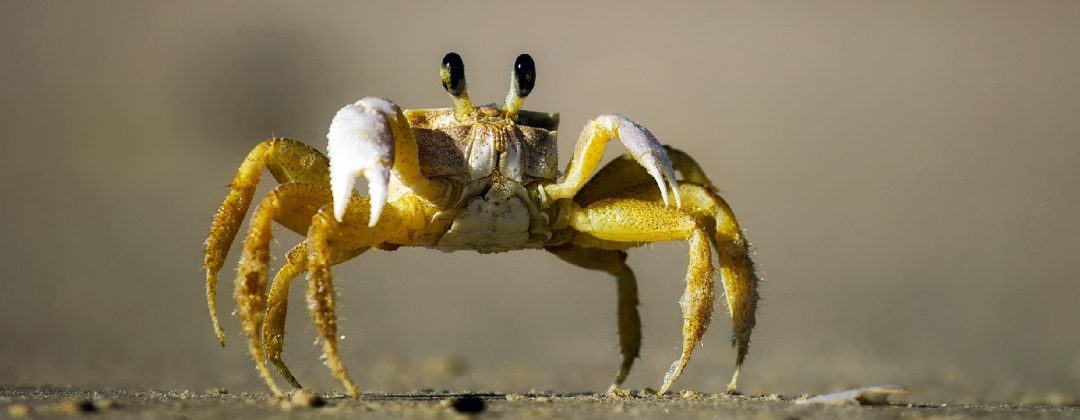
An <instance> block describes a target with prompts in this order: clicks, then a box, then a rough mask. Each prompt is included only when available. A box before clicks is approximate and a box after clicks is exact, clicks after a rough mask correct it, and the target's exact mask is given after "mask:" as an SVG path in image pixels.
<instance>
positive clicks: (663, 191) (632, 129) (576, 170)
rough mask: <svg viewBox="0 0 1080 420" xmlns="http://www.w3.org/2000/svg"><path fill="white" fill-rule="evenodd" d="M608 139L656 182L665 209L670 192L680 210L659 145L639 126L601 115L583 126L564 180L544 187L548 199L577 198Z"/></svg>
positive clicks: (672, 175)
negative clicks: (618, 145) (613, 140)
mask: <svg viewBox="0 0 1080 420" xmlns="http://www.w3.org/2000/svg"><path fill="white" fill-rule="evenodd" d="M611 139H619V140H620V141H622V143H623V145H624V146H626V149H627V150H629V151H630V156H632V157H633V158H634V160H635V161H637V163H638V164H640V165H641V166H642V167H644V168H645V171H646V172H647V173H648V174H649V175H650V176H651V177H652V178H653V180H655V181H656V185H657V186H658V187H659V188H660V195H661V196H662V197H663V199H664V204H665V205H670V201H669V197H668V194H669V191H670V193H671V196H672V197H673V198H674V201H675V206H676V207H679V206H681V204H682V198H681V197H680V196H679V191H678V186H677V184H676V181H675V169H674V167H673V166H672V163H671V159H670V158H669V157H668V154H667V152H666V151H665V150H664V147H663V145H661V144H660V141H659V140H657V139H656V137H655V136H653V134H652V133H650V132H649V130H647V129H646V128H645V127H643V126H642V125H641V124H638V123H637V122H634V121H632V120H630V119H629V118H626V117H624V116H622V115H601V116H599V117H597V118H596V119H595V120H592V121H590V122H589V123H587V124H586V125H585V130H584V131H582V132H581V137H580V138H579V139H578V142H577V145H576V146H575V147H574V158H573V160H571V161H570V164H569V166H568V167H567V168H566V178H564V179H563V181H562V182H560V183H558V184H550V185H546V186H544V193H546V194H547V196H548V197H549V199H551V200H558V199H560V198H571V197H573V196H574V195H575V194H577V192H578V190H580V189H581V187H582V186H584V185H585V183H586V182H587V181H588V180H589V177H590V176H592V174H593V172H596V168H597V166H599V165H600V159H601V158H603V157H604V148H605V146H606V144H607V142H608V140H611Z"/></svg>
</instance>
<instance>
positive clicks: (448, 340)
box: [0, 1, 1080, 401]
mask: <svg viewBox="0 0 1080 420" xmlns="http://www.w3.org/2000/svg"><path fill="white" fill-rule="evenodd" d="M1078 22H1080V3H1077V2H1070V1H1060V2H1047V1H1030V2H1004V1H1002V2H997V1H947V2H941V1H913V2H893V3H882V2H873V3H868V2H860V1H850V2H842V1H829V2H812V3H811V2H798V1H792V2H769V3H758V2H754V3H750V2H745V3H727V2H712V1H700V2H681V3H667V4H660V3H642V4H636V3H627V2H588V3H586V4H578V3H576V2H551V3H548V2H545V3H543V4H541V3H536V2H521V3H512V2H498V3H495V2H492V3H480V2H464V3H463V2H431V3H424V2H393V3H391V2H385V3H364V4H361V3H359V2H318V3H308V4H296V3H292V2H263V1H260V2H228V3H224V4H219V3H218V2H204V3H193V2H135V1H111V2H108V1H107V2H18V1H3V2H0V56H2V57H3V58H2V60H0V80H2V82H0V127H2V130H3V136H2V137H0V139H2V140H0V141H2V145H3V148H2V152H0V176H2V177H3V179H5V180H6V182H3V183H0V197H3V199H2V200H3V205H2V206H0V209H2V210H0V212H2V213H0V214H2V215H3V217H2V219H0V235H2V237H3V239H4V240H3V241H2V242H0V264H2V266H3V271H4V276H3V279H2V280H0V285H2V290H0V384H3V385H28V384H54V385H72V386H85V387H105V388H132V387H134V388H146V387H149V388H164V389H191V390H195V391H201V390H205V389H209V388H215V387H221V388H226V389H229V390H230V391H233V392H240V391H256V392H265V391H266V389H265V388H264V385H263V384H262V383H261V382H260V380H259V379H258V376H257V374H256V372H255V370H254V368H253V364H252V363H251V362H250V361H249V358H248V355H247V351H246V348H245V347H244V346H243V345H242V341H241V333H240V331H239V328H238V322H237V319H236V317H234V316H228V314H229V312H230V309H231V308H232V307H233V304H232V302H231V294H232V292H231V287H232V286H231V283H232V282H231V274H230V271H229V270H231V267H233V266H234V264H235V259H236V254H237V252H236V250H235V247H234V252H233V253H232V254H233V255H232V256H231V258H230V262H229V263H228V265H227V267H229V268H227V269H226V270H225V271H223V276H222V277H223V281H222V284H221V290H220V299H219V306H220V307H221V308H222V313H223V315H224V319H223V321H224V322H225V327H226V331H227V333H228V338H229V340H230V341H229V342H228V345H227V346H226V347H225V348H224V349H222V348H220V347H218V345H217V342H216V340H215V339H214V336H213V333H212V330H211V327H210V321H209V318H208V315H207V311H206V307H205V302H204V295H203V293H204V292H203V282H204V274H203V272H202V270H201V261H202V255H201V248H202V241H203V239H204V238H205V235H206V233H207V231H208V228H209V224H210V216H211V214H212V213H213V212H214V211H215V210H216V209H217V207H218V205H219V204H220V202H221V200H222V199H223V198H224V196H225V193H226V191H227V187H226V186H227V184H228V183H229V181H230V180H231V178H232V176H233V174H234V173H235V170H236V168H237V166H238V165H239V164H240V162H241V160H242V159H243V158H244V156H245V155H246V153H247V152H248V151H249V150H250V149H251V148H252V147H253V146H254V145H255V144H257V143H258V142H259V141H260V140H261V139H263V138H265V137H268V136H271V135H278V136H289V137H294V138H298V139H302V140H304V141H306V142H308V143H310V144H312V145H314V146H316V147H317V148H319V149H324V148H325V134H326V130H327V127H328V123H329V120H330V117H331V116H332V115H333V114H334V112H335V111H336V110H337V109H338V108H340V107H341V106H342V105H344V104H346V103H350V102H353V101H355V100H357V99H359V98H361V97H363V96H368V95H379V96H385V97H389V98H392V99H393V100H395V101H396V102H398V103H399V104H401V105H402V106H403V107H412V108H423V107H439V106H449V105H450V103H451V102H450V98H449V97H448V96H447V95H446V93H445V92H444V91H443V90H442V88H441V86H440V84H439V80H438V65H439V60H440V59H441V58H442V56H443V54H445V53H446V52H447V51H456V52H458V53H460V54H461V55H462V56H463V57H464V59H465V63H466V68H467V77H468V80H469V87H470V94H471V96H472V97H473V99H474V101H477V102H481V103H482V102H498V101H501V99H502V98H503V97H504V96H505V93H506V90H507V89H508V86H509V73H510V67H511V65H512V63H513V60H514V57H516V56H517V54H519V53H522V52H528V53H530V54H532V56H533V57H534V58H535V60H536V62H537V67H538V81H537V85H536V89H535V90H534V91H533V93H532V95H531V96H530V97H529V99H528V101H527V102H526V108H528V109H535V110H544V111H558V112H561V113H562V134H563V136H562V139H561V142H562V147H561V152H560V157H561V160H562V162H564V163H565V162H566V161H567V160H568V159H569V157H570V154H571V151H572V148H573V142H574V140H576V138H577V134H578V132H579V131H580V130H581V127H582V126H583V125H584V123H585V121H587V120H588V119H590V118H592V117H595V116H596V115H599V114H601V113H611V112H618V113H623V114H626V115H628V116H630V117H632V118H634V119H637V120H639V121H641V122H642V123H644V124H645V125H646V126H648V127H649V128H650V129H651V130H652V131H653V132H654V133H656V134H657V135H658V136H659V137H660V138H661V140H663V141H665V142H668V143H671V144H674V145H677V146H678V147H680V148H682V149H683V150H686V151H687V152H690V153H691V154H692V155H693V156H695V157H696V158H697V159H698V161H699V162H700V163H701V164H702V165H703V166H704V167H705V169H706V170H707V171H708V173H709V174H710V175H711V176H712V178H713V179H714V181H716V182H717V184H718V185H719V186H720V187H721V188H722V190H723V194H724V196H725V197H726V198H727V199H728V200H729V201H730V202H731V203H732V205H733V207H734V209H735V211H736V214H737V215H738V216H739V218H740V220H741V222H742V224H743V226H744V227H745V228H746V230H747V234H748V235H749V238H750V239H751V240H752V241H753V243H754V245H755V247H756V251H757V254H756V259H757V261H758V263H759V264H760V267H761V272H762V275H763V277H764V279H765V283H764V286H763V290H762V294H763V296H764V299H765V300H764V303H763V305H762V307H761V311H760V313H759V322H758V327H757V330H756V331H755V335H754V337H753V345H752V347H751V352H750V357H749V359H748V363H747V365H746V367H745V369H744V370H743V375H742V381H741V383H740V385H741V390H742V391H744V392H746V393H751V394H771V393H779V394H789V395H797V394H803V393H816V392H823V391H829V390H835V389H840V388H844V387H851V386H865V385H873V384H882V383H898V384H904V385H907V386H908V387H909V388H910V389H911V390H912V391H914V394H913V395H912V396H911V398H912V399H915V400H924V401H986V400H1007V401H1031V400H1032V399H1035V400H1039V399H1040V398H1044V397H1045V398H1051V397H1054V398H1060V397H1062V396H1064V398H1071V399H1073V400H1076V399H1080V334H1078V333H1077V331H1078V330H1077V321H1080V304H1078V302H1077V300H1078V298H1080V281H1078V280H1080V279H1078V276H1080V257H1078V252H1080V218H1078V217H1077V216H1078V214H1080V189H1078V188H1077V187H1076V186H1077V183H1078V181H1080V170H1078V168H1080V166H1078V165H1080V118H1078V115H1080V114H1078V111H1080V48H1077V41H1078V40H1080V24H1078ZM622 152H623V149H622V148H621V147H620V146H618V145H612V147H610V148H609V151H608V155H609V157H614V156H615V155H617V154H620V153H622ZM267 178H269V177H267ZM269 184H270V183H269V182H266V183H264V185H263V187H262V189H261V190H260V193H259V194H260V195H261V194H262V191H266V190H267V189H268V188H269ZM275 232H276V234H277V236H276V240H277V243H276V244H275V247H274V252H275V254H276V255H281V254H282V253H284V252H285V251H286V250H287V249H288V248H289V247H291V246H292V245H293V244H295V243H297V242H299V241H300V240H301V239H302V238H301V237H299V236H297V235H295V234H293V233H291V232H289V231H287V230H285V229H282V228H278V229H277V230H276V231H275ZM686 258H687V257H686V246H685V244H682V243H670V244H657V245H652V246H648V247H644V248H641V249H637V250H634V251H631V256H630V264H631V266H632V267H633V268H634V269H635V270H636V272H637V275H638V279H639V283H640V289H641V300H642V302H643V303H642V306H641V314H642V317H643V323H644V347H643V351H642V358H641V359H640V360H639V361H638V363H637V365H636V368H635V369H634V371H633V372H632V373H631V375H630V378H629V380H628V383H627V385H629V386H630V387H633V388H644V387H652V388H656V387H658V386H659V384H660V380H661V378H662V376H663V373H664V370H665V369H666V368H667V366H668V365H669V364H670V362H671V361H672V360H674V359H675V358H676V357H677V355H678V348H679V343H680V338H679V333H680V322H681V321H680V319H681V318H680V313H679V305H678V303H677V300H678V298H679V296H680V294H681V293H682V289H683V285H682V280H683V275H684V273H685V266H686ZM277 262H280V258H279V259H278V260H277ZM335 273H336V278H337V279H338V285H339V292H340V296H341V300H342V301H343V308H342V309H341V311H340V313H341V315H342V318H343V321H342V322H341V328H342V329H341V334H343V335H345V336H346V339H345V340H344V341H343V346H344V347H343V348H344V358H345V360H346V363H347V365H348V366H349V367H350V368H351V369H352V372H353V377H354V378H355V379H356V380H357V381H358V382H359V383H360V384H361V386H362V387H363V388H364V389H365V390H368V391H406V390H416V389H423V388H432V389H457V390H460V389H472V390H495V391H511V392H514V391H527V390H529V389H538V390H556V391H563V392H570V391H589V390H591V391H603V390H604V389H606V387H607V386H608V384H609V383H610V381H611V379H612V378H613V377H614V373H615V370H616V367H617V365H618V363H619V354H618V347H617V343H618V342H617V338H616V332H615V331H616V330H615V315H614V314H615V288H614V281H612V279H610V278H608V277H606V276H605V275H603V274H601V273H597V272H588V271H584V270H581V269H578V268H575V267H572V266H570V265H567V264H564V263H562V262H560V261H559V260H557V259H556V258H553V257H552V256H550V255H548V254H546V253H544V252H539V251H522V252H515V253H508V254H499V255H479V254H476V253H472V252H459V253H453V254H447V253H442V252H438V251H433V250H426V249H401V250H398V251H395V252H385V251H379V252H370V253H368V254H365V255H363V256H361V257H360V258H357V259H356V260H353V261H351V262H349V263H347V264H344V265H342V266H339V267H338V268H337V269H336V272H335ZM301 289H302V288H301V287H298V288H296V290H294V296H293V299H292V306H291V307H292V308H293V311H292V313H291V314H290V315H291V317H290V319H289V322H288V329H287V332H288V334H289V335H288V336H287V344H286V351H287V353H286V356H285V357H286V361H287V362H289V363H290V366H292V368H293V370H294V373H296V374H297V376H298V378H299V379H300V381H301V382H303V383H304V384H305V385H308V386H311V387H314V388H315V389H317V390H322V391H339V390H340V387H339V386H338V384H337V383H336V382H335V381H334V380H333V379H332V377H331V376H330V374H329V372H328V371H327V370H326V369H325V368H324V367H323V366H322V365H321V364H320V362H319V360H318V350H319V348H318V347H315V346H313V345H312V341H313V339H314V336H315V330H314V328H313V327H312V326H311V324H310V322H309V321H308V317H307V314H306V313H305V311H304V310H303V309H302V308H304V306H303V302H302V299H301V297H302V294H303V293H302V291H301ZM729 334H730V322H729V320H728V319H727V318H726V315H723V312H719V311H718V316H717V317H716V319H715V320H714V323H713V328H712V330H711V331H710V333H709V334H707V335H706V338H705V340H704V345H703V346H702V348H700V349H698V350H697V352H696V353H695V356H694V360H693V361H692V362H691V364H690V367H689V369H688V370H687V373H686V374H685V375H684V376H683V377H682V379H681V381H680V382H679V383H678V384H677V388H680V389H696V390H701V391H704V392H721V391H723V389H724V385H725V384H726V383H727V381H728V379H729V377H730V374H731V370H732V367H733V366H732V364H733V363H732V362H733V360H734V352H733V351H732V350H731V349H730V347H729V346H728V345H727V339H728V337H729ZM1046 396H1050V397H1046ZM1055 396H1056V397H1055Z"/></svg>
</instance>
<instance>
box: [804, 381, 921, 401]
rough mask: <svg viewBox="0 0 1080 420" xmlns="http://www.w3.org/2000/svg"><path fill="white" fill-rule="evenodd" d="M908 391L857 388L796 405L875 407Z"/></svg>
mask: <svg viewBox="0 0 1080 420" xmlns="http://www.w3.org/2000/svg"><path fill="white" fill-rule="evenodd" d="M907 393H908V391H907V389H904V387H903V386H900V385H877V386H868V387H864V388H857V389H852V390H848V391H841V392H833V393H831V394H822V395H818V396H815V397H810V398H802V399H798V400H795V404H800V405H802V404H824V405H851V404H858V405H874V404H885V403H886V402H888V401H887V400H888V399H889V396H891V395H903V394H907Z"/></svg>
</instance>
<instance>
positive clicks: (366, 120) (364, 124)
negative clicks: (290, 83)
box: [326, 97, 402, 226]
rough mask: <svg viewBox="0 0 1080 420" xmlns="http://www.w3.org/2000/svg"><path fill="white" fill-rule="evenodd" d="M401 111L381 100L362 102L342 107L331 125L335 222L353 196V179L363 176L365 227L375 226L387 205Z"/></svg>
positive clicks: (330, 148)
mask: <svg viewBox="0 0 1080 420" xmlns="http://www.w3.org/2000/svg"><path fill="white" fill-rule="evenodd" d="M398 118H402V117H401V111H400V110H398V108H397V106H396V105H394V103H393V102H390V101H388V100H386V99H382V98H370V97H369V98H364V99H361V100H360V101H358V102H356V103H355V104H351V105H345V107H344V108H341V110H340V111H338V112H337V115H335V116H334V119H333V121H331V122H330V132H329V133H327V134H326V138H327V140H329V141H328V143H327V145H326V151H327V154H328V155H329V157H330V188H331V192H332V193H333V196H334V218H335V219H337V220H338V221H341V218H342V216H344V215H345V209H346V207H347V206H348V204H349V198H350V197H351V196H352V191H353V187H354V186H356V178H357V177H359V176H361V175H363V176H364V178H366V179H367V182H368V195H369V196H370V197H371V216H370V220H368V226H375V224H376V223H378V221H379V215H381V214H382V209H383V206H384V205H385V204H386V190H387V186H388V185H389V183H390V168H391V166H393V164H394V132H393V129H392V126H391V125H392V124H395V123H398V121H397V119H398Z"/></svg>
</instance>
